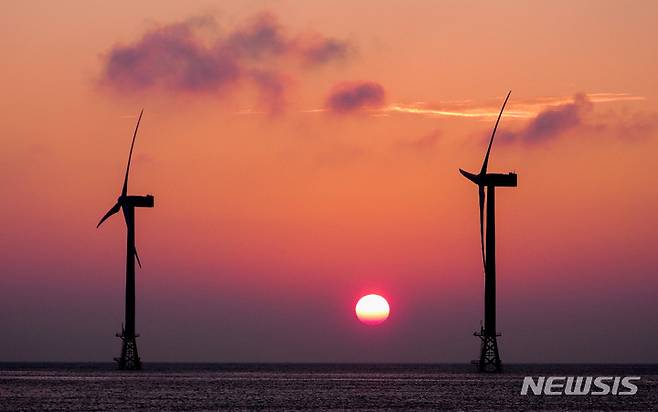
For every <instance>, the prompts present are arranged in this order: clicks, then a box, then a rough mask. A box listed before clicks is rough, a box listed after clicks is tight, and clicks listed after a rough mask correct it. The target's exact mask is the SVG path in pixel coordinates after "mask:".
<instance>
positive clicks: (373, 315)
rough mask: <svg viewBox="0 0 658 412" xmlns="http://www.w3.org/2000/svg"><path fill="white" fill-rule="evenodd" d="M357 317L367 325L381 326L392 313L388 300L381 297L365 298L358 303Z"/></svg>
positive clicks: (371, 296) (368, 296)
mask: <svg viewBox="0 0 658 412" xmlns="http://www.w3.org/2000/svg"><path fill="white" fill-rule="evenodd" d="M354 310H355V312H356V317H357V318H358V319H359V320H360V321H361V322H363V323H365V324H366V325H379V324H380V323H382V322H383V321H385V320H386V319H388V314H389V312H390V307H389V306H388V302H387V301H386V299H384V298H383V297H381V296H379V295H374V294H371V295H366V296H363V297H362V298H361V299H359V301H358V302H357V303H356V307H355V308H354Z"/></svg>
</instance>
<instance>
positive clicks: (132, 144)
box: [121, 109, 144, 196]
mask: <svg viewBox="0 0 658 412" xmlns="http://www.w3.org/2000/svg"><path fill="white" fill-rule="evenodd" d="M142 114H144V109H142V111H141V112H139V118H138V119H137V126H135V132H134V133H133V141H132V143H131V144H130V153H129V154H128V166H127V167H126V177H125V179H123V189H121V195H122V196H126V195H127V194H128V173H129V172H130V160H131V159H132V157H133V147H134V146H135V137H137V129H139V122H140V121H141V120H142Z"/></svg>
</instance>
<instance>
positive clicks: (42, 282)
mask: <svg viewBox="0 0 658 412" xmlns="http://www.w3.org/2000/svg"><path fill="white" fill-rule="evenodd" d="M657 12H658V4H656V3H653V2H635V3H633V7H628V6H627V4H625V3H624V2H597V3H593V2H551V3H548V2H547V3H545V4H538V3H528V2H523V1H520V2H505V3H503V4H494V3H486V2H429V1H428V2H384V3H382V2H358V4H356V5H354V4H351V5H348V4H347V3H344V4H338V5H337V4H336V2H313V3H312V4H302V3H299V2H287V1H280V2H275V3H270V2H247V1H236V2H222V3H221V4H214V3H213V2H207V1H198V2H197V1H193V2H174V1H153V2H140V3H139V4H136V5H135V4H132V3H130V4H128V3H125V4H123V5H121V4H119V5H114V4H112V5H111V4H109V3H103V2H87V1H69V2H65V3H55V2H34V3H25V4H19V3H15V4H11V5H6V6H4V7H3V12H2V13H1V16H0V23H1V24H0V50H2V52H3V54H4V58H3V64H2V65H1V66H0V84H1V85H2V88H1V89H2V90H3V93H2V94H3V96H4V98H3V99H2V100H1V103H0V104H1V105H2V107H1V113H2V114H1V115H0V132H1V133H0V136H1V137H0V139H2V142H3V145H2V154H1V155H0V172H1V175H2V176H3V177H4V178H3V187H4V193H5V200H4V202H3V206H2V213H0V223H1V227H2V228H3V230H2V234H1V235H0V270H1V271H2V276H1V277H0V328H2V329H3V330H5V331H7V333H6V337H5V338H4V339H0V360H44V359H45V360H98V359H101V360H102V359H106V358H107V359H109V358H110V356H109V355H108V353H113V351H115V350H116V349H117V347H118V343H117V342H114V341H113V340H112V338H111V337H112V335H113V333H114V332H115V331H116V330H118V327H119V324H120V322H121V318H122V313H123V307H122V294H123V272H122V271H123V265H124V263H123V254H122V253H123V250H124V244H123V242H124V237H125V234H124V233H125V232H124V231H125V228H124V226H123V224H122V222H121V219H118V218H114V219H112V221H111V222H108V224H106V225H105V226H104V227H103V228H102V230H96V229H95V225H96V223H97V221H98V219H99V218H100V217H101V216H102V214H103V213H105V211H106V210H107V209H108V208H109V207H110V206H111V205H112V204H113V202H114V200H115V198H116V196H117V195H118V193H119V190H120V186H121V179H122V175H123V173H124V168H125V162H126V156H127V151H128V148H129V143H130V136H131V133H132V129H133V127H134V123H135V121H136V117H137V114H138V113H139V110H140V108H142V107H144V109H145V113H144V118H143V120H142V126H141V129H140V134H139V136H138V139H137V143H136V149H135V157H134V159H133V160H134V163H133V168H132V170H131V172H132V173H131V181H130V192H132V193H134V194H146V193H151V194H153V195H154V196H155V205H156V207H155V208H154V209H150V210H140V211H139V212H138V214H137V246H138V248H139V250H140V257H141V259H142V262H143V263H144V269H143V270H141V271H139V272H138V313H137V316H138V319H137V329H138V332H140V333H141V334H142V336H144V337H143V338H142V342H143V343H142V345H143V346H144V349H142V351H143V352H145V353H149V358H150V359H156V360H209V361H231V360H236V361H247V360H253V361H260V360H267V361H288V360H291V361H371V360H372V361H464V360H468V359H470V358H469V356H473V355H474V354H475V352H476V350H477V347H478V346H477V345H478V342H476V341H475V340H474V338H473V337H472V336H471V333H472V331H473V330H475V329H476V328H477V327H478V325H479V319H480V318H481V305H482V303H481V289H482V268H481V260H480V257H479V253H480V252H479V245H478V242H479V240H478V227H477V224H478V221H477V193H476V192H477V191H476V188H475V187H474V186H472V184H470V183H469V182H467V181H466V180H465V179H463V178H462V177H461V176H460V175H459V174H458V171H457V170H458V168H460V167H462V168H465V169H467V170H471V171H477V170H478V169H479V167H480V164H481V161H482V157H483V154H484V150H485V144H486V143H485V139H486V136H487V135H488V133H490V130H491V128H492V126H493V123H494V120H495V119H494V118H492V114H493V116H495V113H496V111H497V110H498V108H499V105H500V104H501V103H502V100H503V98H504V96H505V94H506V92H507V91H508V90H509V89H512V96H511V98H510V102H509V104H508V113H509V116H504V117H503V120H502V121H501V126H500V128H499V132H500V134H499V135H498V136H499V141H497V142H496V143H495V144H494V148H493V152H492V159H491V163H490V170H491V171H500V172H507V171H510V170H514V171H516V172H517V173H518V175H519V187H518V188H516V189H501V190H499V191H498V193H499V195H498V196H497V199H496V200H497V212H498V213H497V219H498V227H497V229H498V239H499V241H498V246H499V247H498V271H499V328H500V329H501V330H502V331H503V333H504V336H503V341H502V343H501V346H502V348H503V353H502V357H503V360H508V359H509V360H510V361H653V362H655V361H657V360H658V359H657V358H656V352H655V348H654V347H653V344H655V341H656V340H657V339H658V335H657V333H658V331H656V328H651V325H655V320H656V319H655V313H656V312H657V310H658V306H656V305H657V304H656V301H655V296H656V293H657V292H658V280H657V278H656V276H655V267H656V264H658V260H657V259H656V255H655V245H656V244H657V242H658V233H657V229H658V217H657V215H656V213H655V208H656V206H655V205H656V201H657V200H658V190H656V189H655V179H656V177H657V176H656V172H655V160H654V159H655V153H658V151H657V149H658V141H657V138H658V114H657V113H658V99H657V97H658V81H657V80H656V76H655V73H656V72H657V69H658V67H657V66H658V63H656V62H658V48H656V47H655V44H654V43H655V39H656V38H658V27H657V26H656V24H655V18H656V16H657V15H658V13H657ZM264 16H265V17H264ZM198 21H202V22H203V23H198ZM263 22H265V23H267V24H270V25H272V26H273V27H275V28H276V30H277V33H276V35H277V36H279V40H281V39H283V40H282V41H283V45H282V46H281V45H278V44H274V43H267V42H266V43H265V46H263V45H262V44H261V43H254V42H250V41H251V40H249V39H248V34H249V33H250V30H253V29H254V28H257V27H260V25H267V24H265V23H263ZM268 27H269V26H268ZM181 28H183V29H181ZM177 30H183V31H184V34H183V35H181V34H180V32H179V31H177ZM185 30H187V31H185ZM172 38H173V39H174V42H175V45H176V47H178V46H181V47H182V48H184V49H185V50H184V51H183V52H181V53H182V54H180V55H176V57H175V58H171V56H170V53H171V50H172V47H173V46H172V43H171V42H172ZM149 39H155V40H149ZM236 39H237V40H236ZM245 39H246V40H245ZM268 39H269V38H265V40H267V41H269V40H268ZM261 41H264V40H263V38H259V40H258V42H261ZM330 42H335V44H338V45H340V52H337V53H336V54H330V55H329V57H328V58H327V59H326V61H325V60H322V59H320V58H318V57H317V56H316V55H315V54H312V53H311V51H312V48H313V47H315V46H317V45H319V44H320V45H324V44H329V43H330ZM273 44H274V45H273ZM331 44H334V43H331ZM275 46H276V47H278V46H281V48H276V47H275ZM257 47H265V48H264V49H257ZM268 47H269V48H268ZM226 50H228V51H226ZM118 52H129V53H133V54H134V55H135V56H138V58H139V59H143V60H139V61H140V62H142V63H140V64H142V65H141V66H130V67H128V66H126V63H125V61H122V62H120V63H121V64H123V66H120V69H121V70H123V71H120V74H119V76H120V77H111V76H109V75H108V73H109V71H108V70H109V69H108V67H110V62H112V61H113V60H112V58H113V56H115V57H116V56H117V55H118V54H116V53H118ZM113 53H115V54H113ZM140 53H141V54H140ZM194 53H201V54H200V55H196V54H194ZM226 53H228V54H226ZM133 54H131V56H133ZM163 55H164V56H165V57H167V58H165V59H164V60H163ZM144 56H146V57H144ZM181 56H183V57H181ZM190 56H193V57H190ZM226 56H232V57H230V62H231V63H235V64H236V65H237V66H236V67H237V69H236V70H238V72H239V74H237V75H236V76H237V77H236V78H235V79H233V78H231V79H229V80H226V81H225V82H224V80H222V82H224V83H221V86H217V84H218V83H216V82H215V81H216V79H215V78H214V77H213V76H214V75H215V74H216V72H215V70H216V68H215V66H214V65H223V64H225V63H226V62H227V59H229V58H228V57H226ZM313 56H316V57H313ZM311 58H314V59H315V60H310V59H311ZM190 59H192V60H193V61H192V63H190V61H191V60H190ZM117 64H119V63H117ZM192 64H194V66H192ZM188 65H190V66H188ZM196 65H198V67H201V69H203V70H201V69H199V70H201V71H200V72H197V71H194V72H193V73H190V70H191V69H190V68H189V67H195V68H196V67H197V66H196ZM208 65H210V68H209V67H208ZM113 67H114V66H113ZM126 67H127V68H126ZM195 70H196V69H195ZM144 73H146V74H148V76H146V79H144V78H142V77H139V76H141V75H142V74H144ZM199 73H200V74H199ZM208 73H210V75H209V74H208ZM192 75H193V76H192ZM181 76H182V79H183V80H185V83H181V82H180V80H181ZM190 78H191V80H190ZM117 79H120V81H119V80H117ZM263 79H266V80H268V81H269V80H271V81H272V82H273V83H271V82H269V83H268V82H267V81H265V80H263ZM192 80H193V81H194V83H193V86H191V84H192V83H190V81H192ZM213 82H215V83H213ZM364 84H368V85H374V86H373V87H374V89H372V88H371V89H368V90H366V91H364V93H365V92H369V93H374V94H372V95H369V97H368V98H367V99H365V100H363V101H361V100H359V98H355V97H353V96H352V97H350V96H348V97H346V98H350V99H352V100H349V102H351V103H354V106H349V107H347V106H341V108H338V107H336V106H332V104H331V103H330V102H331V96H332V93H333V95H336V94H337V93H339V91H340V90H356V89H357V88H358V87H359V86H360V85H364ZM375 86H376V87H375ZM341 87H342V88H343V89H341ZM364 90H365V89H364ZM373 90H375V91H373ZM376 90H381V91H382V93H383V94H382V95H378V94H377V92H376ZM355 93H356V91H355ZM368 99H370V100H368ZM361 103H363V104H361ZM345 107H347V108H345ZM369 292H372V293H380V294H382V295H384V296H386V297H387V298H388V299H389V302H390V303H391V317H390V319H389V320H388V321H387V322H386V323H385V324H383V325H381V326H379V327H378V329H375V330H372V329H371V330H368V331H364V330H363V328H362V325H360V324H358V323H357V322H356V321H355V319H354V316H353V312H352V309H353V305H354V303H355V302H356V299H357V298H358V297H359V296H361V295H363V294H365V293H369ZM28 325H31V326H29V327H28ZM72 328H73V329H76V330H75V335H84V336H81V337H80V338H79V340H77V341H76V342H77V343H76V345H77V346H74V347H71V346H70V342H69V341H68V339H69V337H70V333H69V332H70V331H71V329H72ZM183 335H186V336H188V337H189V336H191V337H192V341H193V342H194V343H193V344H192V345H193V350H191V351H190V348H189V347H186V348H185V349H182V348H183V347H184V345H187V344H188V342H187V339H184V338H183V337H182V336H183ZM554 336H560V337H561V339H560V340H559V341H555V340H553V341H551V342H547V340H546V339H547V338H549V337H554ZM555 339H557V338H555ZM42 342H49V344H48V345H46V344H45V343H42ZM373 342H381V345H380V346H381V347H378V348H377V349H376V350H373V351H370V352H368V353H366V354H364V348H369V347H371V346H372V343H373ZM183 352H184V353H183Z"/></svg>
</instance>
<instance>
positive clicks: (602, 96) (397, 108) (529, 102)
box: [380, 93, 645, 120]
mask: <svg viewBox="0 0 658 412" xmlns="http://www.w3.org/2000/svg"><path fill="white" fill-rule="evenodd" d="M582 96H583V97H584V98H585V99H586V100H587V101H588V102H590V103H610V102H623V101H640V100H645V98H644V97H643V96H635V95H631V94H627V93H592V94H583V95H582ZM572 102H573V98H571V97H538V98H532V99H524V100H518V99H517V100H514V101H510V102H509V103H508V105H507V108H506V109H505V117H506V118H512V119H533V118H534V117H536V116H537V115H539V114H540V113H541V112H543V111H545V110H550V109H551V108H555V107H560V106H563V105H566V104H570V103H572ZM380 111H381V112H383V113H400V114H409V115H420V116H424V117H464V118H473V119H481V120H486V119H490V118H494V119H495V118H496V117H498V113H499V112H500V102H496V103H495V104H490V105H485V104H482V103H477V102H472V101H461V102H439V103H434V104H429V103H425V102H417V103H411V104H405V103H393V104H391V105H389V106H386V107H384V108H382V109H381V110H380Z"/></svg>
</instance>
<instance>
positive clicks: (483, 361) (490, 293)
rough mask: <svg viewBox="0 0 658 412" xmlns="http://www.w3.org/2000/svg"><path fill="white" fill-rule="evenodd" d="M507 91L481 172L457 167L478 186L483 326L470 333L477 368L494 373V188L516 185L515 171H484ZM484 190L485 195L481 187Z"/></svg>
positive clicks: (497, 360) (496, 360) (496, 359)
mask: <svg viewBox="0 0 658 412" xmlns="http://www.w3.org/2000/svg"><path fill="white" fill-rule="evenodd" d="M510 94H512V92H511V91H510V92H509V93H508V94H507V97H506V98H505V102H503V107H502V108H501V109H500V113H499V114H498V119H497V120H496V125H495V126H494V129H493V133H492V134H491V139H490V140H489V147H487V153H486V154H485V156H484V162H483V163H482V168H481V169H480V173H478V174H473V173H469V172H466V171H464V170H462V169H459V172H460V173H461V174H462V175H463V176H464V177H465V178H467V179H468V180H470V181H471V182H473V183H475V184H476V185H477V186H478V200H479V206H480V249H481V251H482V264H483V265H484V326H480V331H479V332H475V333H473V335H475V336H478V337H480V339H481V341H482V342H481V347H480V359H479V360H477V361H474V363H476V364H477V365H478V367H479V369H480V371H483V372H484V371H486V372H497V371H500V369H501V361H500V355H499V353H498V342H497V339H496V338H497V337H498V336H500V333H497V332H496V218H495V194H496V187H497V186H500V187H516V185H517V177H516V173H508V174H503V173H487V166H488V165H489V155H490V154H491V146H492V144H493V140H494V137H495V136H496V130H497V129H498V123H499V122H500V118H501V116H502V115H503V111H504V110H505V105H506V104H507V100H508V99H509V96H510ZM485 187H486V189H487V191H486V195H485V191H484V189H485ZM485 203H486V241H485V221H484V218H485Z"/></svg>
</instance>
